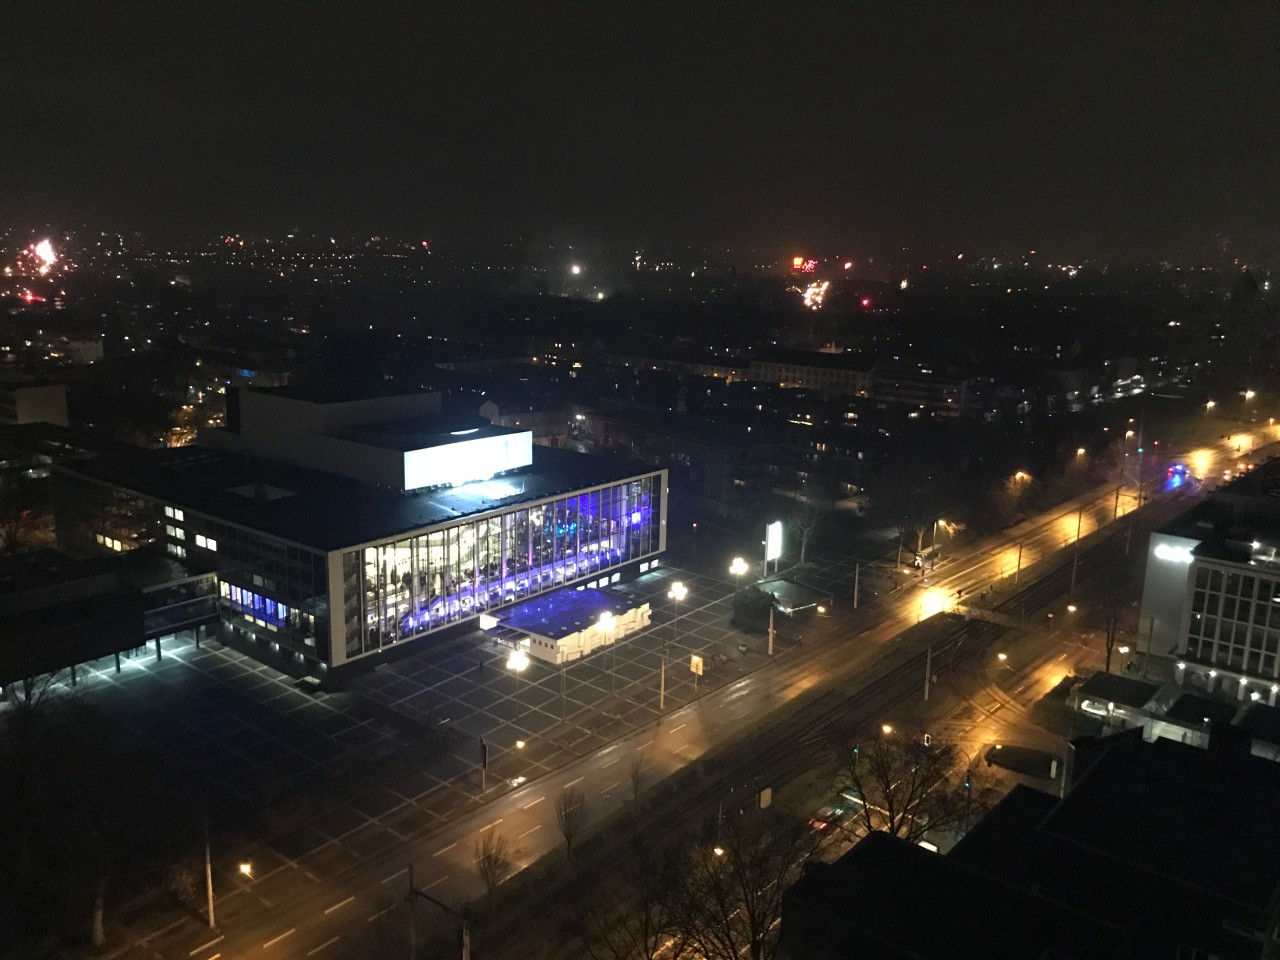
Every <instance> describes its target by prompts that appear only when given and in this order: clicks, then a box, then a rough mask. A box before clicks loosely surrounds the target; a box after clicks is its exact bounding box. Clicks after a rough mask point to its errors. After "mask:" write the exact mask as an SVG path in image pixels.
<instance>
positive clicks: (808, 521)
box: [788, 500, 821, 563]
mask: <svg viewBox="0 0 1280 960" xmlns="http://www.w3.org/2000/svg"><path fill="white" fill-rule="evenodd" d="M820 519H821V517H820V516H819V514H818V509H817V508H816V507H815V506H814V505H813V504H811V503H808V502H807V501H804V500H797V501H796V505H795V509H794V510H792V511H791V519H790V521H789V524H788V525H789V526H790V527H791V532H792V533H793V534H794V535H795V538H796V539H797V540H799V541H800V562H801V563H804V562H805V558H806V557H807V556H808V552H809V544H810V542H811V541H812V540H813V537H814V535H815V534H816V533H817V532H818V521H819V520H820Z"/></svg>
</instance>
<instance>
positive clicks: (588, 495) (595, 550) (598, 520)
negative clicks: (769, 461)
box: [342, 473, 663, 659]
mask: <svg viewBox="0 0 1280 960" xmlns="http://www.w3.org/2000/svg"><path fill="white" fill-rule="evenodd" d="M662 492H663V491H662V474H660V473H655V474H651V475H648V476H645V477H640V478H638V479H635V480H629V481H626V482H624V483H618V484H613V485H610V486H606V487H600V488H598V489H594V490H586V491H582V492H579V493H575V494H573V495H572V496H568V497H563V498H559V499H553V500H547V501H545V502H543V503H538V504H534V505H532V506H528V507H520V508H519V509H515V510H509V511H507V512H504V513H496V514H490V515H487V516H482V517H478V518H476V519H471V520H467V521H464V522H461V523H458V524H454V525H451V526H447V527H441V528H437V529H430V530H426V531H424V532H422V533H419V534H415V535H410V536H405V537H402V538H399V539H396V540H389V541H386V542H383V543H379V544H376V545H373V546H368V547H365V548H363V549H362V550H352V551H347V552H346V553H344V554H343V558H342V571H343V592H344V596H343V609H344V615H345V618H346V654H347V659H352V658H354V657H357V656H360V655H362V654H365V653H370V652H372V651H375V650H378V649H380V648H382V647H384V646H386V645H387V644H390V643H395V642H397V641H399V640H406V639H409V638H410V637H416V636H421V635H422V634H425V633H429V632H430V631H432V630H436V629H439V628H440V627H444V626H447V625H449V624H451V623H457V622H459V621H461V620H465V619H467V618H468V617H471V616H474V615H475V614H477V613H480V612H483V611H485V610H488V609H491V608H494V607H498V606H502V605H504V604H507V603H511V602H512V601H514V600H518V599H521V598H522V597H527V596H532V595H533V594H537V593H541V592H542V591H545V590H552V589H555V588H556V587H560V586H563V585H564V584H566V583H571V582H574V581H577V580H583V579H586V578H588V577H592V576H597V575H599V573H600V572H601V571H603V570H607V569H610V568H615V567H620V566H622V565H624V564H628V563H631V562H633V561H637V560H640V559H642V558H644V557H648V556H651V555H653V554H656V553H658V552H659V551H660V550H661V549H662V543H661V536H662V527H661V521H662V509H661V499H662Z"/></svg>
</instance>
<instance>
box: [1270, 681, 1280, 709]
mask: <svg viewBox="0 0 1280 960" xmlns="http://www.w3.org/2000/svg"><path fill="white" fill-rule="evenodd" d="M1277 693H1280V683H1273V684H1272V685H1271V691H1270V692H1269V693H1268V694H1267V706H1268V707H1274V706H1275V705H1276V694H1277Z"/></svg>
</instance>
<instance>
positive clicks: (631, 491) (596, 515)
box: [54, 391, 667, 667]
mask: <svg viewBox="0 0 1280 960" xmlns="http://www.w3.org/2000/svg"><path fill="white" fill-rule="evenodd" d="M270 392H271V393H273V394H274V398H273V400H274V401H280V400H281V399H288V398H289V397H290V396H291V395H290V394H289V393H288V392H279V391H270ZM292 397H293V399H294V400H295V401H296V402H298V403H302V404H311V403H322V402H327V403H342V402H345V401H335V400H327V401H318V400H314V399H311V398H307V397H306V396H305V395H300V394H298V393H297V392H295V393H294V394H292ZM266 406H268V407H270V408H271V409H272V410H273V413H275V414H279V413H280V410H279V406H280V404H279V403H278V402H273V403H272V404H268V405H266ZM410 406H411V407H412V406H413V404H410ZM251 407H252V405H243V407H242V410H241V416H248V415H249V413H250V408H251ZM393 412H394V411H389V410H388V409H387V407H386V404H383V405H381V406H379V408H378V413H377V415H378V416H380V417H385V416H387V415H388V414H389V413H393ZM321 413H322V414H324V415H323V416H320V417H319V418H317V417H312V418H311V419H310V421H308V420H307V418H305V417H299V418H292V417H286V418H285V422H286V423H293V422H303V423H305V422H310V423H311V424H312V427H310V428H308V429H319V430H323V429H324V428H323V427H316V426H315V424H316V422H317V420H325V419H329V420H333V421H340V422H341V429H340V430H338V431H329V432H330V434H331V436H329V437H328V439H329V440H330V441H331V444H333V445H334V446H333V448H334V449H335V450H337V451H338V452H339V453H340V454H341V456H340V457H339V458H338V461H337V463H336V469H335V472H332V473H326V472H323V471H321V470H318V469H316V466H317V463H316V462H315V459H314V458H316V457H320V456H322V454H320V453H315V452H314V451H313V452H312V457H313V459H312V461H311V462H309V464H308V466H306V467H302V466H298V465H296V464H294V463H278V462H272V461H270V460H268V459H264V458H262V456H261V453H260V451H261V448H260V447H256V446H255V447H253V449H254V450H255V451H256V452H258V455H257V456H249V455H246V453H245V452H242V451H237V452H231V451H230V450H229V449H227V448H228V447H235V446H236V444H235V443H231V442H223V443H220V444H219V446H220V447H221V448H222V449H209V448H207V447H206V448H203V449H202V448H198V447H196V448H193V447H186V448H179V449H173V450H145V451H144V450H137V451H129V452H125V453H117V454H115V455H104V456H100V457H96V458H93V459H90V460H87V461H83V462H77V463H74V464H68V465H64V466H62V467H60V468H58V472H57V475H56V477H55V480H56V483H55V488H54V496H55V510H56V512H57V515H58V539H59V547H60V548H61V549H63V550H65V551H67V552H69V553H72V554H78V555H91V554H95V553H104V552H123V551H128V550H133V549H136V548H139V547H143V546H147V545H154V547H155V548H157V549H160V550H163V551H165V552H166V553H168V554H170V555H171V556H174V557H176V558H179V559H182V560H185V561H186V562H188V563H189V564H191V565H193V566H195V567H197V568H200V569H207V570H210V571H214V572H216V574H217V579H218V593H219V598H220V609H221V614H222V618H223V620H224V621H226V622H227V623H229V624H231V625H233V626H235V627H236V628H238V629H241V630H244V631H246V632H249V633H252V634H254V635H256V636H258V637H259V638H261V639H263V640H266V641H269V642H271V643H275V644H278V645H279V646H280V647H281V648H284V649H286V650H289V651H292V652H293V653H296V654H297V655H298V656H299V657H301V658H302V659H304V660H307V661H309V662H313V663H315V664H317V665H320V666H323V667H338V666H343V665H346V664H350V663H353V662H355V661H358V660H360V659H362V658H367V657H370V656H372V655H376V654H378V653H380V652H382V651H384V650H386V649H387V648H389V647H391V646H392V645H395V644H398V643H401V642H403V641H411V640H416V639H419V638H422V637H426V636H428V635H430V634H433V633H435V632H437V631H440V630H443V629H446V628H448V627H452V626H455V625H457V624H459V623H462V622H464V621H467V620H469V619H471V618H474V617H478V616H479V615H480V614H482V613H486V612H489V611H491V610H494V609H497V608H499V607H502V606H504V605H506V604H509V603H513V602H515V601H517V600H520V599H524V598H527V597H531V596H535V595H537V594H539V593H543V592H546V591H550V590H554V589H558V588H561V587H564V586H566V585H574V584H582V585H591V586H598V585H601V584H604V583H608V582H612V581H614V580H616V579H618V578H620V577H621V576H622V575H623V574H624V573H625V572H628V571H631V570H635V571H638V570H639V569H640V567H641V565H644V566H645V569H647V568H648V564H649V563H650V562H651V561H652V560H653V558H655V557H656V556H657V555H658V554H659V553H661V552H662V551H663V550H664V549H665V523H666V482H667V481H666V472H665V471H663V470H651V469H648V468H645V467H643V466H642V465H638V464H626V465H621V466H620V465H619V464H617V463H616V462H614V461H605V460H603V459H601V458H595V457H590V456H586V455H583V454H575V453H571V452H568V451H560V450H552V449H549V448H545V447H541V446H538V447H537V448H536V452H535V450H534V449H533V445H532V444H531V443H523V444H522V443H516V444H515V445H514V446H515V447H516V448H517V449H518V450H527V452H528V460H527V462H526V463H525V464H523V465H517V466H514V467H509V468H508V469H506V470H498V471H497V475H495V476H493V477H490V478H488V479H479V480H476V479H472V480H462V481H460V482H458V483H456V484H451V483H448V482H443V483H442V482H436V481H439V477H437V476H436V474H437V473H438V472H439V471H438V469H437V466H438V464H439V463H440V462H442V461H443V462H446V463H448V464H449V466H448V468H447V469H446V470H445V471H444V472H445V474H448V473H450V472H453V473H455V474H457V475H458V476H462V475H463V474H466V475H470V474H471V473H473V472H474V471H475V469H477V468H475V467H468V466H464V465H460V463H459V461H460V460H463V459H466V458H467V457H468V456H470V455H472V454H475V455H477V456H479V457H481V459H483V458H485V457H488V456H490V454H491V451H490V450H489V446H488V444H489V441H491V440H503V439H510V438H511V435H509V434H505V435H504V434H500V433H499V434H496V435H489V434H486V433H484V432H483V431H478V430H476V429H475V428H470V427H467V428H464V429H463V430H460V431H455V432H446V434H445V440H446V441H449V442H445V441H441V440H440V437H439V430H438V425H437V426H432V427H431V430H430V431H429V432H422V430H421V429H419V431H418V432H414V428H413V426H412V424H401V425H400V426H399V427H398V428H397V429H396V430H388V429H386V428H385V423H384V422H379V423H378V424H375V425H372V426H370V429H369V431H368V432H367V433H363V434H362V433H361V431H360V430H359V423H358V419H359V418H358V416H357V415H356V414H355V413H352V411H350V410H348V411H346V412H345V414H343V413H342V412H341V411H336V410H330V411H321ZM251 433H252V431H251V430H245V431H243V432H242V434H241V436H240V440H244V438H245V437H246V436H247V435H250V434H251ZM454 433H457V434H461V435H462V436H461V438H456V437H455V436H454ZM271 439H272V442H273V443H274V442H275V441H276V439H278V438H274V437H272V438H271ZM339 439H340V440H341V443H340V444H339V443H338V441H339ZM515 439H517V440H519V439H520V438H519V437H516V438H515ZM524 439H525V440H527V439H528V435H527V434H525V435H524ZM361 443H366V444H369V445H370V446H373V447H376V448H377V450H376V451H375V452H376V453H377V454H378V455H377V456H371V457H370V458H369V463H370V470H371V471H373V473H372V476H374V477H376V478H377V479H378V480H379V481H380V482H376V483H375V482H368V481H361V480H359V479H357V478H356V477H354V476H352V474H353V472H355V470H356V467H355V466H354V465H355V464H356V463H357V462H358V457H357V456H355V451H354V450H353V449H352V447H353V446H358V445H359V444H361ZM419 443H421V444H424V445H423V446H418V445H417V444H419ZM300 444H301V439H300V438H297V437H295V438H294V439H293V441H292V442H289V443H281V444H280V445H279V446H280V448H281V449H285V450H296V449H298V448H299V446H300ZM317 449H320V450H322V451H323V449H324V444H319V445H317ZM395 453H399V454H400V455H402V457H403V459H402V461H401V462H402V463H403V470H404V473H403V476H404V478H405V479H404V480H403V481H401V482H400V483H397V484H388V483H386V482H385V481H386V477H387V475H388V472H389V470H390V466H389V464H391V463H392V462H393V461H394V459H395V457H394V456H393V455H392V454H395ZM506 455H507V454H506V453H503V456H506ZM523 455H524V454H523V453H521V454H518V456H523ZM496 463H497V465H498V466H499V467H501V466H505V465H507V464H508V461H507V460H502V461H498V462H496ZM433 464H435V465H436V466H433ZM459 471H461V472H459ZM415 477H417V478H419V479H421V478H424V477H425V478H428V479H431V480H432V481H433V484H432V485H430V486H426V487H422V488H409V489H406V487H410V485H411V484H412V483H414V482H416V481H415V480H414V479H413V478H415Z"/></svg>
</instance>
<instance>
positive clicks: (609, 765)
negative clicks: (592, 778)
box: [600, 757, 622, 770]
mask: <svg viewBox="0 0 1280 960" xmlns="http://www.w3.org/2000/svg"><path fill="white" fill-rule="evenodd" d="M621 759H622V758H621V757H614V758H613V759H612V760H610V761H609V762H608V763H602V764H601V765H600V769H601V770H603V769H604V768H605V767H612V766H613V765H614V764H615V763H617V762H618V761H619V760H621Z"/></svg>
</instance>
